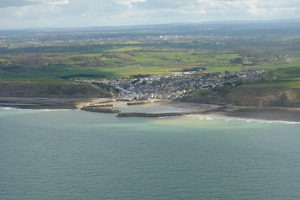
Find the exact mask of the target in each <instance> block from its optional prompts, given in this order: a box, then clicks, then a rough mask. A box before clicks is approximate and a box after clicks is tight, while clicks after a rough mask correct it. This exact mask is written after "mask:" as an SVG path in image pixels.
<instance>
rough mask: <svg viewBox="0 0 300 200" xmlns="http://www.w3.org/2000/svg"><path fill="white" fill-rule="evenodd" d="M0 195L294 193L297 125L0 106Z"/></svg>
mask: <svg viewBox="0 0 300 200" xmlns="http://www.w3.org/2000/svg"><path fill="white" fill-rule="evenodd" d="M0 127H1V133H0V180H1V181H0V199H1V200H13V199H16V200H17V199H22V200H40V199H49V200H55V199H66V200H68V199H89V200H94V199H95V200H96V199H97V200H98V199H104V200H106V199H114V200H141V199H145V200H146V199H149V200H152V199H153V200H160V199H161V200H177V199H178V200H189V199H191V200H194V199H205V200H210V199H216V200H217V199H218V200H219V199H224V200H227V199H228V200H235V199H239V200H240V199H249V200H252V199H264V200H268V199H270V200H276V199H278V200H279V199H280V200H281V199H282V200H290V199H300V173H299V172H300V124H298V123H287V122H270V121H259V120H249V119H248V120H243V119H238V118H226V117H222V116H217V115H209V116H186V117H176V118H164V119H141V118H116V117H114V115H110V114H98V113H88V112H83V111H78V110H60V111H59V110H55V111H46V110H16V109H0Z"/></svg>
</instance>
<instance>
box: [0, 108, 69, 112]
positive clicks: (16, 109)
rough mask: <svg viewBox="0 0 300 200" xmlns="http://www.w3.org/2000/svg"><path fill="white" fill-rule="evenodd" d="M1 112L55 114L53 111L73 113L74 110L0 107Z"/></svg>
mask: <svg viewBox="0 0 300 200" xmlns="http://www.w3.org/2000/svg"><path fill="white" fill-rule="evenodd" d="M0 110H7V111H9V110H15V111H18V110H19V111H40V112H53V111H71V110H72V109H46V108H43V109H22V108H14V107H0Z"/></svg>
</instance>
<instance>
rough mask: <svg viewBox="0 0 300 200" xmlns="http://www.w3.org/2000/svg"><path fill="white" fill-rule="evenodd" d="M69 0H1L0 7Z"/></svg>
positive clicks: (56, 2)
mask: <svg viewBox="0 0 300 200" xmlns="http://www.w3.org/2000/svg"><path fill="white" fill-rule="evenodd" d="M68 2H69V1H68V0H1V1H0V8H7V7H23V6H32V5H41V4H68Z"/></svg>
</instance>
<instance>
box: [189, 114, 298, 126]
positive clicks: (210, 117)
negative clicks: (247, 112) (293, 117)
mask: <svg viewBox="0 0 300 200" xmlns="http://www.w3.org/2000/svg"><path fill="white" fill-rule="evenodd" d="M188 117H196V118H197V119H199V120H222V121H226V122H247V123H263V124H273V123H277V124H278V123H280V124H292V125H293V124H300V122H297V121H285V120H268V119H255V118H242V117H229V116H226V115H217V114H209V115H188Z"/></svg>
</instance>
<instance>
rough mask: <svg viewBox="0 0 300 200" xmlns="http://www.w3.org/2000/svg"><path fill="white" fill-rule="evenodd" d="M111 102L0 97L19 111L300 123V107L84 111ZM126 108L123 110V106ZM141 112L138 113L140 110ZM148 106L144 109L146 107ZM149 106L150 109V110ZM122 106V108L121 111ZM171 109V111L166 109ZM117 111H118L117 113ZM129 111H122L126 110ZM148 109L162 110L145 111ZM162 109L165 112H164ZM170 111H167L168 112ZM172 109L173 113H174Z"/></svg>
mask: <svg viewBox="0 0 300 200" xmlns="http://www.w3.org/2000/svg"><path fill="white" fill-rule="evenodd" d="M107 100H108V99H101V98H28V97H24V98H23V97H0V107H4V108H5V107H12V108H18V109H81V110H86V111H89V112H100V113H114V114H116V117H150V118H154V117H156V118H158V117H172V116H174V117H175V116H184V115H197V114H198V115H207V114H214V113H218V114H222V115H224V116H228V117H239V118H245V119H263V120H283V121H292V122H300V108H298V107H296V108H291V107H254V106H232V107H224V106H220V105H210V104H199V103H189V102H180V101H157V102H156V101H154V102H151V103H147V104H142V105H139V104H137V105H130V106H126V107H124V102H122V101H116V100H115V99H109V100H111V101H113V102H114V103H115V104H114V105H116V106H114V107H111V104H109V106H110V107H111V108H113V109H114V110H113V112H109V111H108V110H107V109H106V108H105V107H103V108H102V109H99V108H101V107H102V106H101V105H99V107H97V106H96V107H95V106H94V107H95V108H96V109H95V110H92V109H84V108H87V105H90V103H91V102H97V101H98V102H99V101H100V102H101V101H103V102H105V101H107ZM122 106H123V107H122ZM139 106H140V107H141V108H139V109H140V110H138V111H136V110H135V109H136V108H137V107H139ZM143 106H144V107H143ZM147 106H148V107H147ZM167 106H168V107H167ZM119 107H121V108H119ZM166 107H167V109H166ZM116 108H117V109H118V110H116ZM124 108H126V109H125V111H124V110H122V109H124ZM144 108H147V109H148V110H149V109H153V108H155V109H156V110H158V111H156V112H155V111H151V112H149V111H147V109H146V111H144ZM160 108H162V110H161V109H160ZM172 108H173V110H172ZM164 109H166V110H164ZM170 109H171V111H170Z"/></svg>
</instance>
